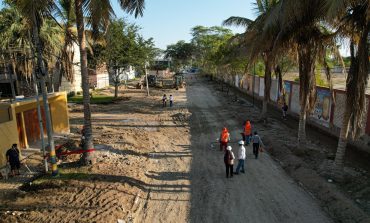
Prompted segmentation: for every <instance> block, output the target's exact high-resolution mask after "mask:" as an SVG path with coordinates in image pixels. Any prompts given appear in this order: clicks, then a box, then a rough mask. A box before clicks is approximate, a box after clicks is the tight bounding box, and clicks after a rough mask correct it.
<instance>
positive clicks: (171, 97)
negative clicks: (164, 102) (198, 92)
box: [170, 94, 173, 107]
mask: <svg viewBox="0 0 370 223" xmlns="http://www.w3.org/2000/svg"><path fill="white" fill-rule="evenodd" d="M172 105H173V96H172V94H171V95H170V107H172Z"/></svg>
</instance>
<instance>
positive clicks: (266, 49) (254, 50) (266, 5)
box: [223, 0, 279, 120]
mask: <svg viewBox="0 0 370 223" xmlns="http://www.w3.org/2000/svg"><path fill="white" fill-rule="evenodd" d="M278 2H279V0H265V1H263V0H257V1H256V3H255V5H256V10H257V13H258V17H257V18H256V19H255V20H254V21H252V20H250V19H247V18H243V17H235V16H233V17H230V18H228V19H227V20H225V21H224V22H223V25H239V26H244V27H245V28H246V32H245V33H244V38H245V41H244V43H245V44H246V45H247V47H246V48H247V49H248V50H249V51H250V52H249V53H248V54H249V56H248V58H249V63H248V65H249V66H250V65H251V64H252V63H253V62H255V61H256V60H257V58H258V57H259V56H261V57H262V59H263V62H264V65H265V75H264V83H265V92H264V98H263V105H262V113H261V119H264V120H266V119H267V104H268V102H269V101H270V91H271V73H272V69H273V61H274V58H275V56H276V55H274V54H273V52H272V49H273V45H274V41H275V38H276V36H277V33H278V29H277V28H276V27H274V26H270V27H269V30H267V31H266V30H263V27H264V24H265V20H266V18H267V16H268V15H269V13H270V11H271V9H272V8H273V7H274V6H275V5H276V4H277V3H278ZM275 52H276V50H275Z"/></svg>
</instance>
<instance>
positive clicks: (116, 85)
mask: <svg viewBox="0 0 370 223" xmlns="http://www.w3.org/2000/svg"><path fill="white" fill-rule="evenodd" d="M114 98H118V83H117V82H115V83H114Z"/></svg>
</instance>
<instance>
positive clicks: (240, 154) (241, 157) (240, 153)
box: [235, 140, 246, 174]
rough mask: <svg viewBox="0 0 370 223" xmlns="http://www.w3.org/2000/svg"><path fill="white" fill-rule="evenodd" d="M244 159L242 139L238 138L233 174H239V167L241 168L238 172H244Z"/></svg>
mask: <svg viewBox="0 0 370 223" xmlns="http://www.w3.org/2000/svg"><path fill="white" fill-rule="evenodd" d="M245 159H246V155H245V147H244V141H243V140H240V141H239V150H238V166H237V167H236V170H235V174H239V170H240V169H241V171H240V172H242V173H245V170H244V162H245Z"/></svg>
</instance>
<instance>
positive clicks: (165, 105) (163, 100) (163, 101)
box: [162, 94, 173, 108]
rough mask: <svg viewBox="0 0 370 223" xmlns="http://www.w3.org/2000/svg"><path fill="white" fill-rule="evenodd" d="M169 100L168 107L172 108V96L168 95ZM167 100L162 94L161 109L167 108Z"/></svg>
mask: <svg viewBox="0 0 370 223" xmlns="http://www.w3.org/2000/svg"><path fill="white" fill-rule="evenodd" d="M169 99H170V107H172V106H173V96H172V94H171V95H170V97H169ZM167 100H168V99H167V95H166V94H164V95H163V97H162V107H163V108H164V107H167Z"/></svg>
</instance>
